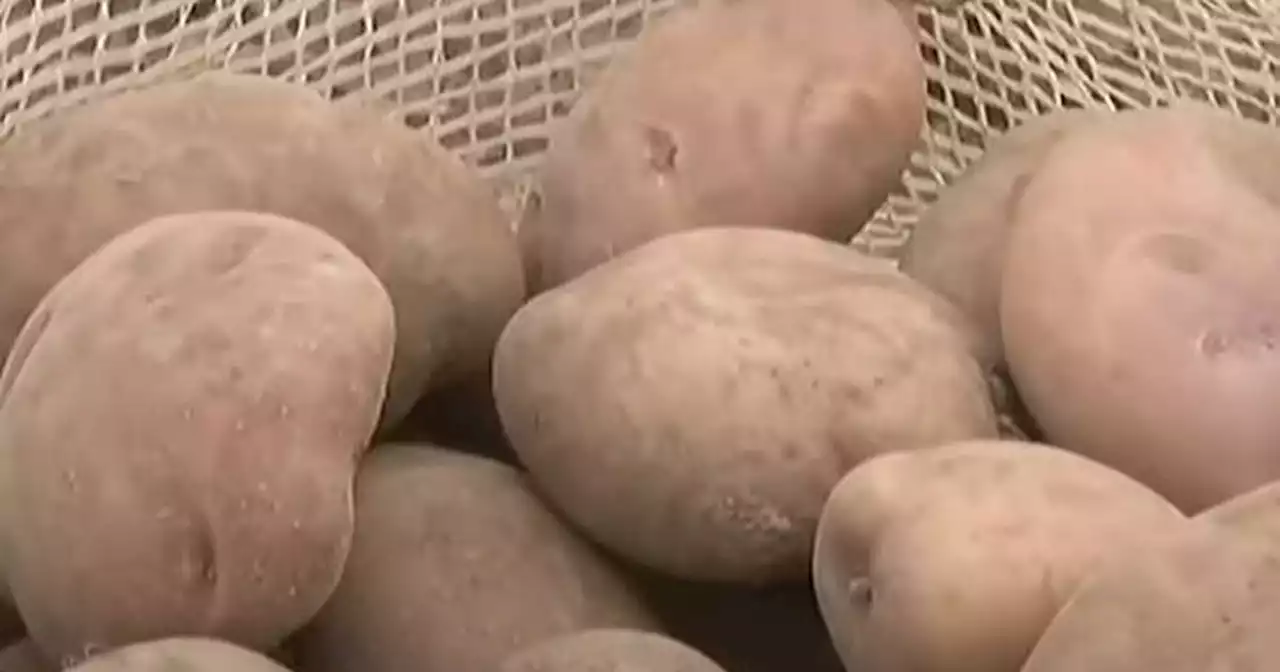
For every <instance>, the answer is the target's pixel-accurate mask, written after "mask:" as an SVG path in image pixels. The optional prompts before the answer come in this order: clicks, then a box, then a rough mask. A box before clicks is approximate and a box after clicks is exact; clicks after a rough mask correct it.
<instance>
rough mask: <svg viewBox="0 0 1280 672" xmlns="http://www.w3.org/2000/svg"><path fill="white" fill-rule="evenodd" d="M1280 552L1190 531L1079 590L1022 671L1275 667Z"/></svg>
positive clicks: (1193, 671)
mask: <svg viewBox="0 0 1280 672" xmlns="http://www.w3.org/2000/svg"><path fill="white" fill-rule="evenodd" d="M1277 631H1280V547H1277V546H1275V545H1273V544H1267V543H1260V542H1258V541H1257V540H1255V539H1251V538H1249V537H1246V536H1241V535H1233V534H1230V533H1229V532H1227V531H1225V530H1218V529H1214V528H1213V527H1212V526H1207V525H1192V526H1188V529H1186V530H1184V531H1182V532H1181V533H1180V534H1177V535H1174V536H1173V537H1172V538H1171V539H1169V540H1166V541H1164V542H1163V543H1160V544H1155V545H1153V546H1152V548H1150V549H1147V550H1145V551H1144V552H1142V553H1138V554H1135V555H1133V556H1132V557H1126V558H1124V559H1123V561H1121V562H1117V563H1116V564H1115V565H1114V566H1110V567H1107V568H1106V569H1105V570H1104V571H1101V572H1099V573H1098V574H1097V575H1095V576H1094V577H1093V578H1092V579H1090V580H1089V581H1088V582H1086V583H1085V584H1084V585H1083V586H1082V587H1081V589H1080V590H1079V591H1078V592H1077V593H1076V594H1075V596H1074V597H1072V599H1071V602H1070V603H1068V604H1067V606H1066V607H1065V608H1064V609H1063V610H1062V611H1061V612H1060V613H1059V614H1058V615H1057V617H1056V618H1054V620H1053V624H1052V625H1050V626H1049V628H1048V630H1046V631H1045V633H1044V636H1043V637H1042V638H1041V639H1040V641H1039V643H1038V644H1037V645H1036V648H1035V650H1034V651H1033V652H1032V653H1031V656H1030V658H1029V659H1028V660H1027V664H1026V666H1025V667H1024V668H1023V670H1022V672H1068V671H1070V672H1076V671H1077V670H1088V671H1089V672H1150V671H1152V670H1159V671H1160V672H1204V671H1206V670H1223V671H1227V670H1230V671H1233V672H1235V671H1238V672H1245V671H1247V670H1273V669H1275V665H1276V660H1277V655H1280V648H1278V646H1280V645H1277V644H1276V639H1275V635H1276V632H1277Z"/></svg>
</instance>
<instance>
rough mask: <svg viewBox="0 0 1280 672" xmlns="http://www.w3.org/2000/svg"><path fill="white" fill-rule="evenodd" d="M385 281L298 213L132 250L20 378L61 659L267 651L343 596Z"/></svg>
mask: <svg viewBox="0 0 1280 672" xmlns="http://www.w3.org/2000/svg"><path fill="white" fill-rule="evenodd" d="M394 339H395V325H394V316H393V313H392V308H391V305H390V302H389V299H388V298H387V296H386V293H385V292H384V290H383V289H382V286H381V285H380V284H379V283H378V280H377V278H376V277H375V276H374V275H373V274H372V273H371V272H370V271H369V269H368V268H367V267H366V266H364V265H363V264H362V263H361V262H360V261H359V259H357V258H356V257H355V256H353V255H352V254H351V253H350V252H348V251H347V249H346V248H344V247H343V246H342V245H340V244H339V243H338V242H337V241H336V240H333V239H332V238H330V237H328V236H326V235H324V234H323V233H321V232H320V231H318V230H317V229H314V228H312V227H310V226H307V225H304V224H300V223H298V222H295V221H291V220H286V219H282V218H279V217H274V216H269V215H261V214H252V213H236V212H209V213H193V214H188V215H181V216H173V217H167V218H161V219H158V220H153V221H152V222H149V223H147V224H144V225H142V226H140V227H138V228H135V229H133V230H131V231H130V232H128V233H126V234H123V235H121V236H120V237H119V238H116V239H115V240H114V241H112V242H111V243H110V244H108V245H107V246H105V247H103V248H102V249H101V250H100V251H98V252H97V253H95V254H94V255H92V256H91V257H90V258H88V259H87V260H85V262H84V263H83V264H81V265H79V266H78V267H77V268H76V269H75V270H74V271H72V273H70V274H69V275H67V276H66V277H65V278H64V279H63V280H62V281H60V282H59V283H58V284H57V285H56V286H55V287H54V289H53V290H52V291H51V292H50V293H49V295H48V296H47V297H46V298H45V299H44V300H43V301H42V302H41V303H40V305H39V306H37V308H36V310H35V312H34V313H33V314H32V317H31V320H30V322H28V323H27V326H26V327H25V328H24V330H23V331H22V333H21V334H20V335H19V337H18V339H17V345H16V346H15V348H14V351H13V353H12V357H11V358H10V360H9V362H8V363H7V365H6V366H5V368H4V372H3V374H2V375H0V445H3V446H5V448H6V453H5V454H4V456H3V457H4V459H5V460H6V461H7V462H8V467H9V468H8V469H7V470H6V474H5V475H6V476H7V478H6V480H5V482H4V483H3V484H2V485H3V489H2V490H0V495H2V496H3V497H5V498H6V499H7V501H6V503H5V509H6V510H8V511H15V512H17V511H20V512H22V515H21V517H19V518H16V519H15V521H14V524H13V525H12V527H11V528H10V530H9V534H10V547H9V549H8V551H9V553H8V558H7V560H8V563H9V566H8V567H7V568H6V569H7V570H8V572H9V577H8V578H9V580H10V584H11V587H12V590H13V596H14V598H15V600H16V603H17V606H18V610H19V611H20V613H21V614H22V617H23V620H24V621H25V622H26V624H27V626H28V629H29V632H30V634H31V636H32V638H33V639H34V640H35V641H36V642H37V643H38V644H39V645H40V646H41V648H42V650H43V651H44V652H45V653H46V654H47V655H48V657H49V658H50V659H52V660H58V661H65V660H78V659H79V658H80V657H82V656H83V655H84V654H85V652H86V651H95V650H102V649H103V648H108V647H111V646H117V645H121V644H126V643H130V642H135V641H141V640H146V639H155V638H158V637H163V636H167V635H170V634H202V635H209V636H215V637H219V638H224V639H227V640H230V641H233V642H236V643H239V644H243V645H245V646H250V647H253V648H258V649H265V648H267V647H270V646H273V645H274V644H276V643H277V642H278V641H280V640H281V639H283V638H284V637H285V636H287V635H288V634H289V633H290V632H292V631H293V630H295V629H296V628H298V627H300V626H301V625H302V624H303V623H305V622H306V621H308V620H309V619H310V618H311V616H312V615H314V614H315V613H316V611H318V610H319V608H320V606H321V604H322V603H324V601H325V600H326V599H327V598H328V596H329V595H330V594H331V592H332V591H333V588H334V586H335V585H336V584H337V582H338V578H339V575H340V574H341V571H342V565H343V562H344V561H345V558H346V555H347V550H348V547H349V545H350V540H351V534H352V522H353V521H352V513H351V482H352V478H353V471H354V464H355V460H356V459H357V457H358V456H359V455H360V454H361V453H362V452H363V450H364V448H365V446H366V444H367V441H368V439H369V436H370V434H371V432H372V431H373V429H374V427H375V424H376V421H377V417H378V411H379V408H380V406H381V402H382V399H383V396H384V388H385V385H386V380H387V375H388V371H389V368H390V365H391V357H392V351H393V348H394Z"/></svg>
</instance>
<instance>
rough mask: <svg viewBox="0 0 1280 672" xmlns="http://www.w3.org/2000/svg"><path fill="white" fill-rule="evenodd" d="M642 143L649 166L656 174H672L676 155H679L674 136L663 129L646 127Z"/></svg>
mask: <svg viewBox="0 0 1280 672" xmlns="http://www.w3.org/2000/svg"><path fill="white" fill-rule="evenodd" d="M644 142H645V149H646V150H647V151H646V156H647V158H648V160H649V166H650V167H651V168H653V169H654V170H655V171H657V172H658V173H662V174H665V173H672V172H675V169H676V155H677V154H679V153H680V148H679V146H677V145H676V139H675V136H673V135H672V134H671V131H668V130H666V129H663V128H658V127H656V126H647V127H645V129H644Z"/></svg>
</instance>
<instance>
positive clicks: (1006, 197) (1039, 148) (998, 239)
mask: <svg viewBox="0 0 1280 672" xmlns="http://www.w3.org/2000/svg"><path fill="white" fill-rule="evenodd" d="M1107 116H1108V113H1106V112H1099V111H1096V110H1058V111H1054V112H1050V113H1047V114H1045V115H1043V116H1039V117H1036V118H1033V119H1031V120H1030V121H1027V122H1025V123H1023V124H1021V125H1019V126H1017V127H1015V128H1013V129H1011V130H1010V131H1008V132H1007V133H1005V134H1004V135H1002V136H1000V137H998V138H997V139H995V140H994V141H993V142H992V143H991V144H990V145H988V147H987V149H986V151H985V152H984V153H983V154H982V158H981V159H979V160H978V161H977V162H976V163H974V164H973V165H971V166H969V167H968V168H966V169H965V170H964V171H963V172H962V173H960V175H959V177H958V178H957V179H956V180H955V181H954V182H952V183H951V184H949V185H947V186H946V187H945V188H944V189H943V190H942V192H941V193H940V194H939V195H938V200H937V201H935V202H934V203H933V204H932V205H930V206H929V207H928V208H926V209H925V211H924V213H923V214H922V215H921V217H920V221H919V222H918V223H917V224H916V225H915V227H913V228H912V230H911V238H910V239H909V240H908V242H907V245H906V246H905V247H904V248H903V250H902V257H901V265H900V266H899V267H900V268H901V269H902V271H903V272H904V273H906V274H907V275H909V276H911V277H912V278H915V279H916V280H918V281H920V282H921V283H922V284H924V285H925V286H926V287H928V288H930V289H932V290H933V291H935V292H937V293H938V294H940V295H941V296H943V297H944V298H946V299H948V300H950V301H951V302H952V303H954V304H956V306H957V307H959V308H960V309H961V310H962V311H963V312H964V313H965V314H966V315H968V316H969V317H970V318H971V319H972V320H973V322H974V323H975V325H976V326H977V327H978V328H979V330H980V333H981V334H982V338H983V345H984V348H983V353H984V357H983V359H984V360H985V361H986V362H987V363H989V364H990V365H996V364H998V363H1000V362H1001V361H1003V359H1004V347H1003V344H1002V342H1001V338H1000V311H999V308H1000V279H1001V276H1002V275H1003V272H1004V256H1005V249H1006V247H1007V243H1008V235H1009V227H1010V225H1011V223H1012V219H1011V215H1012V212H1013V205H1014V203H1016V202H1017V200H1018V199H1019V198H1020V196H1021V193H1022V189H1023V187H1024V186H1025V184H1026V181H1027V180H1028V179H1030V177H1031V176H1032V175H1033V174H1034V173H1035V170H1036V168H1037V167H1038V166H1039V164H1040V161H1041V160H1042V158H1043V157H1044V155H1045V153H1046V152H1047V151H1048V150H1049V148H1050V147H1052V146H1053V145H1054V144H1056V143H1057V142H1058V140H1060V139H1061V138H1062V137H1064V136H1065V135H1068V134H1070V133H1071V131H1072V130H1074V129H1075V128H1077V127H1082V126H1084V125H1086V124H1088V123H1090V122H1092V121H1094V120H1096V119H1103V118H1106V117H1107Z"/></svg>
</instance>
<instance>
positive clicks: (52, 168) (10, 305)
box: [0, 73, 524, 424]
mask: <svg viewBox="0 0 1280 672" xmlns="http://www.w3.org/2000/svg"><path fill="white" fill-rule="evenodd" d="M0 184H2V185H4V186H3V188H0V212H3V213H4V215H3V219H0V288H2V289H0V352H6V351H7V350H8V348H9V347H10V344H11V342H12V340H13V338H14V337H15V335H16V334H17V332H18V329H19V328H20V327H21V325H22V324H23V321H24V320H25V319H26V317H27V316H28V314H29V313H30V312H31V310H32V309H33V308H34V307H35V305H36V303H37V302H38V301H39V300H40V297H41V296H42V295H43V294H44V293H45V292H46V291H47V290H48V289H49V288H50V287H51V286H53V284H54V283H55V282H57V280H58V279H59V278H61V277H62V276H63V275H65V274H66V273H67V272H69V271H70V270H71V269H72V268H73V267H74V266H75V265H76V264H78V263H79V262H80V261H81V260H83V259H84V258H85V257H87V256H88V255H89V254H90V253H92V252H93V251H94V250H95V249H97V248H98V247H99V246H101V245H102V244H104V243H106V242H107V241H108V240H110V239H111V238H112V237H114V236H115V235H117V234H119V233H121V232H123V231H126V230H128V229H130V228H132V227H134V226H137V225H138V224H140V223H141V222H143V221H146V220H148V219H150V218H152V217H157V216H161V215H167V214H172V213H179V212H189V211H195V210H206V209H217V210H251V211H261V212H271V213H275V214H279V215H282V216H286V217H291V218H295V219H298V220H300V221H304V222H307V223H309V224H312V225H314V226H316V227H319V228H320V229H322V230H324V231H325V232H327V233H329V234H330V235H332V236H334V237H335V238H337V239H338V240H339V241H341V242H342V243H343V244H344V245H346V246H347V247H348V248H350V249H351V250H352V251H353V252H355V253H356V255H357V256H359V257H360V258H361V259H362V260H363V261H364V262H365V263H366V264H367V265H368V266H369V267H370V268H371V269H372V270H373V271H374V273H376V274H377V275H378V277H379V279H380V280H381V281H382V282H383V284H384V285H385V286H386V288H387V292H388V293H389V294H390V296H391V300H392V302H393V304H394V305H395V307H396V318H397V328H398V330H399V332H400V335H401V338H399V339H398V341H397V351H396V363H395V368H394V370H393V372H392V382H391V390H390V393H389V399H388V404H387V410H386V420H385V421H386V423H387V424H394V423H395V422H396V421H398V420H399V419H400V418H402V417H403V415H404V414H405V413H407V412H408V410H409V408H410V407H411V406H412V405H413V402H414V401H415V400H416V399H417V398H418V397H419V396H420V395H421V394H422V392H423V391H424V389H426V388H428V387H435V386H437V385H441V384H444V383H446V382H448V381H450V380H453V379H456V378H458V377H461V376H465V375H469V374H473V373H476V372H480V371H482V370H483V368H484V366H485V365H487V363H488V360H489V357H490V355H491V353H492V349H493V344H494V342H495V341H496V340H497V337H498V333H499V332H500V331H501V329H502V326H503V324H505V323H506V320H507V319H508V318H509V317H510V315H511V314H512V313H513V312H514V311H515V309H516V307H517V306H518V305H519V304H520V302H521V301H522V300H523V294H524V290H523V278H522V270H521V268H520V260H519V250H518V248H517V246H516V241H515V236H514V234H513V233H512V231H511V229H510V226H509V224H508V221H507V219H506V218H505V217H504V215H503V214H502V212H501V210H500V209H499V207H498V205H497V199H496V197H495V196H494V194H493V193H491V191H490V190H489V188H488V187H487V185H485V184H483V183H482V182H481V181H480V180H479V179H478V177H477V176H475V175H473V174H471V173H470V172H469V171H468V170H467V169H466V168H465V167H464V166H463V165H462V164H460V163H459V162H458V161H457V160H456V159H455V158H454V157H452V156H451V155H449V154H447V153H446V152H444V151H443V150H441V149H439V148H438V147H435V146H433V145H431V144H429V143H428V142H427V141H426V140H424V139H423V137H422V136H421V135H420V134H416V133H414V132H412V131H410V130H409V129H408V128H406V127H404V126H403V125H402V124H400V123H398V122H396V121H393V120H392V119H390V118H387V117H386V116H385V115H383V114H381V113H379V112H377V111H374V110H372V109H365V108H361V107H358V106H355V105H349V104H344V103H338V104H334V103H330V102H329V101H326V100H325V99H323V98H321V97H320V96H319V95H317V94H315V93H314V92H312V91H310V90H308V89H306V88H304V87H302V86H300V85H295V84H291V83H286V82H283V81H277V80H273V79H270V78H266V77H256V76H251V75H243V74H232V73H208V74H204V75H200V76H197V77H195V78H194V79H191V80H187V81H178V82H172V83H164V84H158V85H155V86H152V87H148V88H146V89H143V90H137V91H133V92H129V93H124V94H120V95H117V96H114V97H111V98H109V99H106V100H103V101H101V102H98V103H94V104H91V105H88V106H84V107H82V108H77V109H74V110H70V111H67V112H65V113H62V114H60V115H56V116H53V117H51V118H49V119H47V120H45V121H41V122H37V123H32V124H30V125H28V126H25V127H24V128H23V132H22V133H20V134H18V135H16V136H15V137H13V138H11V139H6V141H5V143H4V145H3V147H0Z"/></svg>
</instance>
